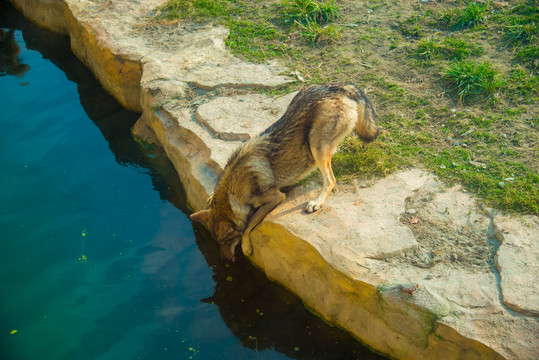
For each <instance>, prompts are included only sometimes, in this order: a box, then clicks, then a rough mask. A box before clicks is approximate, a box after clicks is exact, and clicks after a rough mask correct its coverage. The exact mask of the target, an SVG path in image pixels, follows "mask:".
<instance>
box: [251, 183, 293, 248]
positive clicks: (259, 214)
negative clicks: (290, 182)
mask: <svg viewBox="0 0 539 360" xmlns="http://www.w3.org/2000/svg"><path fill="white" fill-rule="evenodd" d="M284 198H285V195H284V194H283V193H282V192H280V191H279V189H273V190H271V191H269V192H267V193H266V194H264V195H263V197H262V199H259V201H260V202H261V203H262V205H261V206H260V207H259V208H258V209H257V210H256V212H255V213H254V214H253V216H251V218H250V219H249V223H248V224H247V227H246V228H245V231H244V232H243V235H242V236H241V249H242V250H243V253H244V254H245V255H248V256H249V255H251V254H252V253H253V246H252V245H251V238H250V234H251V230H253V229H254V228H255V226H256V225H258V224H259V223H260V222H262V220H264V218H265V217H266V215H268V214H269V213H270V212H271V211H272V210H273V209H275V208H276V207H277V206H278V205H279V204H280V203H282V202H283V201H284Z"/></svg>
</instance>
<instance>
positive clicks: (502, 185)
mask: <svg viewBox="0 0 539 360" xmlns="http://www.w3.org/2000/svg"><path fill="white" fill-rule="evenodd" d="M498 187H499V188H501V189H503V188H504V187H505V182H503V181H500V182H499V183H498Z"/></svg>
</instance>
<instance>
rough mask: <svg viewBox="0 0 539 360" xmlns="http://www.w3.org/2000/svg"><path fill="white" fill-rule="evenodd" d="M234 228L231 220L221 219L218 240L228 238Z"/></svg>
mask: <svg viewBox="0 0 539 360" xmlns="http://www.w3.org/2000/svg"><path fill="white" fill-rule="evenodd" d="M232 230H233V227H232V223H231V222H230V221H221V222H220V223H219V230H218V231H217V234H216V235H217V239H216V240H217V241H219V240H221V239H223V238H226V236H227V235H228V234H229V233H230V232H231V231H232Z"/></svg>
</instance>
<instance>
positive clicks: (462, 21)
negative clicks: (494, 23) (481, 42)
mask: <svg viewBox="0 0 539 360" xmlns="http://www.w3.org/2000/svg"><path fill="white" fill-rule="evenodd" d="M488 11H489V9H488V5H487V3H482V2H475V1H474V2H471V3H468V4H467V5H466V6H465V7H462V8H456V9H451V10H448V11H445V12H444V13H443V14H442V16H441V17H440V18H439V23H440V25H442V26H443V27H444V28H446V29H451V30H453V31H456V30H460V29H465V28H472V27H474V26H477V25H480V24H483V23H484V22H485V21H486V18H487V14H488Z"/></svg>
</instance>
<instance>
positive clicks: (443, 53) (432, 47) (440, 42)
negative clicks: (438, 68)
mask: <svg viewBox="0 0 539 360" xmlns="http://www.w3.org/2000/svg"><path fill="white" fill-rule="evenodd" d="M482 52H483V49H482V47H481V46H479V45H476V44H473V43H470V42H469V41H465V40H462V39H459V38H455V37H451V36H448V37H443V38H442V39H440V38H432V39H428V40H423V41H420V42H418V43H417V46H416V49H415V50H414V51H413V55H414V56H416V57H418V58H420V59H424V60H429V61H432V60H434V59H444V60H463V59H465V58H467V57H469V56H471V55H480V54H481V53H482Z"/></svg>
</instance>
